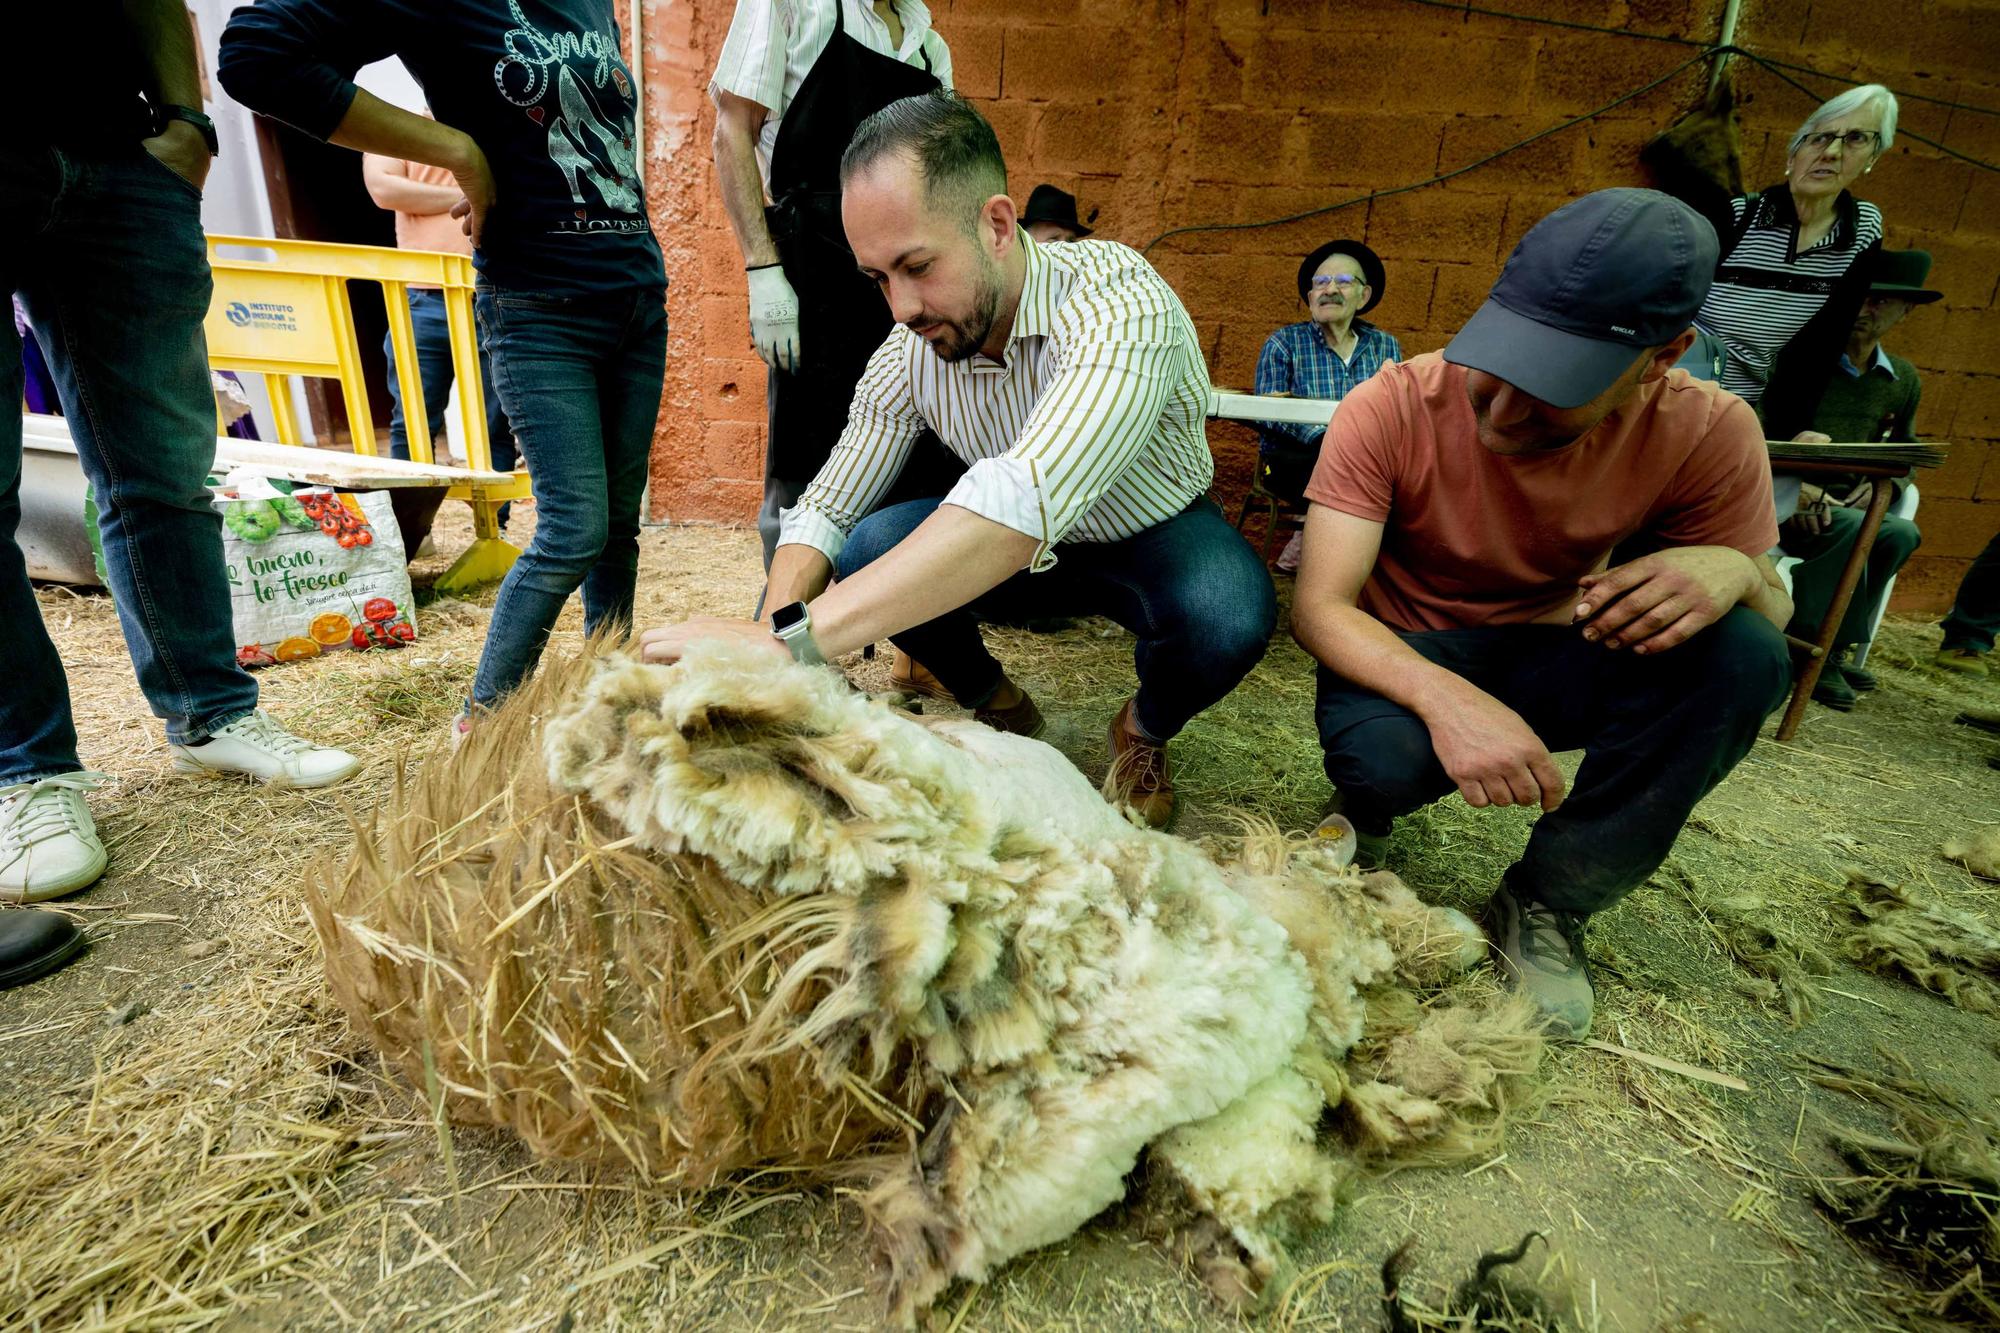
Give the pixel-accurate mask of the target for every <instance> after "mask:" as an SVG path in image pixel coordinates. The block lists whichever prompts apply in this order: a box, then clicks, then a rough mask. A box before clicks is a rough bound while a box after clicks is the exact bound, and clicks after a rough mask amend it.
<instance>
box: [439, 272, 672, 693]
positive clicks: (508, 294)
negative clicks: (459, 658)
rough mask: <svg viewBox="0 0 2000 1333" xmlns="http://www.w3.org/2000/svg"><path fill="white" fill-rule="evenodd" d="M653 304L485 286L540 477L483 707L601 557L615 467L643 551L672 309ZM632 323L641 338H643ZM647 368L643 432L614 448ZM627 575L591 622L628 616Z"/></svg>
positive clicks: (509, 682) (486, 670)
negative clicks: (649, 382) (651, 310)
mask: <svg viewBox="0 0 2000 1333" xmlns="http://www.w3.org/2000/svg"><path fill="white" fill-rule="evenodd" d="M645 302H650V303H652V304H654V305H658V303H659V302H658V295H657V293H653V294H649V295H635V294H632V293H622V292H621V293H617V294H614V295H606V296H585V295H572V294H561V293H536V292H518V291H510V290H506V289H500V288H484V289H482V290H481V291H480V293H479V296H478V302H477V303H478V310H479V334H480V341H481V344H482V346H483V347H484V348H485V349H486V353H487V358H488V361H489V362H490V364H491V366H492V370H493V382H494V384H495V385H496V387H497V388H498V390H499V394H500V401H501V403H502V405H503V406H504V407H505V409H506V412H507V419H508V421H509V422H511V423H512V425H513V428H514V438H515V441H516V443H517V444H518V445H519V446H520V449H521V453H522V454H523V456H524V457H526V459H527V461H528V467H529V470H530V471H532V472H533V473H534V477H535V500H536V521H535V536H534V540H533V541H532V542H531V543H530V544H529V546H528V549H527V550H526V551H525V552H523V553H522V555H521V558H520V559H519V560H517V561H515V562H514V567H513V569H511V570H510V571H508V574H507V578H506V580H505V581H504V582H503V583H501V585H500V596H499V600H498V601H497V602H496V603H495V604H494V608H493V622H492V628H491V629H490V630H489V631H488V633H487V637H486V648H485V651H484V652H483V653H482V654H481V656H480V659H479V672H478V676H477V678H476V679H475V680H474V682H473V689H472V698H473V702H474V703H476V704H478V705H480V706H482V707H488V706H491V705H493V704H494V703H497V702H498V701H499V700H500V699H501V697H503V696H504V695H506V694H508V693H509V692H510V691H512V690H513V689H514V688H515V687H516V686H518V685H519V684H520V683H521V682H522V681H523V680H525V679H527V677H528V676H529V674H530V673H532V672H533V671H534V669H535V664H536V663H537V662H538V661H539V660H540V659H541V655H542V649H543V647H544V646H545V645H546V644H547V642H548V637H549V631H550V630H551V629H553V628H554V626H555V623H556V618H557V617H558V616H559V615H561V614H562V608H563V604H564V603H565V602H566V601H568V600H569V595H570V594H571V593H573V592H575V591H576V590H577V589H578V588H579V587H580V586H582V585H583V584H584V583H585V581H586V579H588V578H589V577H590V575H591V574H592V572H593V571H594V570H595V568H596V566H597V565H598V563H599V561H600V560H601V559H602V558H603V556H604V553H605V549H606V546H607V544H608V542H609V540H610V536H611V532H612V526H613V517H612V507H613V504H614V497H613V477H614V475H615V476H616V478H617V486H618V488H619V490H618V496H617V498H616V503H617V504H619V505H620V506H621V509H620V513H621V514H623V515H624V520H623V521H624V522H625V523H626V524H627V525H628V528H629V531H630V532H631V534H633V535H632V536H630V537H629V538H628V540H629V541H630V542H631V543H632V550H633V552H634V557H633V558H635V556H636V541H637V538H636V532H637V522H638V489H643V487H644V485H645V451H646V450H647V449H648V448H650V444H651V439H652V413H653V412H654V411H656V410H657V405H658V402H659V392H660V390H659V378H658V377H659V375H660V373H661V371H662V369H663V367H664V349H665V340H666V327H665V315H664V313H662V314H661V316H660V319H659V321H658V322H657V323H647V322H645V321H642V320H639V319H637V318H636V317H635V313H634V312H635V310H636V309H637V307H638V306H639V305H640V304H641V303H645ZM635 330H638V331H639V332H641V333H642V334H643V336H636V337H635ZM647 373H650V374H651V375H652V376H653V377H654V378H653V388H652V399H651V401H652V403H653V404H654V407H653V408H650V409H647V411H646V413H645V417H646V429H645V440H644V442H643V443H635V441H634V439H633V438H632V436H631V435H630V433H629V432H627V433H626V434H625V435H624V437H623V438H621V439H620V440H619V441H618V442H617V444H616V445H615V446H614V445H613V444H612V443H611V442H609V441H608V440H607V439H606V427H607V424H608V423H612V422H615V423H617V425H618V427H619V429H620V430H621V431H625V430H626V428H627V426H628V424H629V422H630V421H631V420H633V419H634V418H635V417H636V416H637V415H638V410H639V409H638V401H639V399H640V398H642V397H643V394H642V393H641V390H640V389H639V388H638V387H635V384H636V381H638V380H640V379H641V378H643V376H644V375H645V374H647ZM613 405H615V410H612V407H613ZM635 451H636V452H637V454H638V460H637V466H636V468H635V466H634V461H633V457H632V455H633V453H634V452H635ZM635 474H636V477H637V488H638V489H635V488H634V485H633V480H634V476H635ZM627 492H629V495H628V494H627ZM633 568H636V565H634V566H633ZM631 581H632V575H631V574H630V573H629V572H626V571H625V570H624V569H622V568H621V569H619V570H613V571H611V572H610V573H609V574H608V575H607V577H606V579H605V580H604V581H602V582H600V583H599V584H598V585H596V592H595V593H594V594H593V596H594V598H595V599H597V600H596V605H595V607H594V610H595V612H596V614H595V616H592V615H590V614H589V613H590V612H591V610H593V608H592V607H590V606H587V607H586V622H587V623H588V624H589V627H590V628H592V629H596V628H599V627H602V626H605V625H608V624H612V623H616V622H617V620H618V619H619V617H620V614H621V613H620V606H621V605H622V607H623V611H622V616H623V618H624V619H625V620H627V621H629V619H630V615H631V610H630V608H631V595H632V594H631ZM621 587H622V588H623V593H622V601H621V595H620V591H619V590H620V588H621ZM607 602H608V603H609V605H608V606H607V605H606V603H607Z"/></svg>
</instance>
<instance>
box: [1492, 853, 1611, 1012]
mask: <svg viewBox="0 0 2000 1333" xmlns="http://www.w3.org/2000/svg"><path fill="white" fill-rule="evenodd" d="M1587 919H1588V918H1587V917H1585V916H1583V915H1582V914H1580V913H1576V912H1558V911H1556V910H1555V909H1554V908H1552V907H1544V906H1542V904H1540V903H1535V902H1523V901H1521V900H1520V899H1518V898H1516V897H1515V896H1514V895H1513V893H1511V892H1510V891H1509V890H1508V888H1507V886H1506V884H1505V883H1502V884H1501V885H1500V887H1499V888H1497V889H1495V890H1494V891H1493V896H1492V897H1491V898H1489V899H1488V900H1487V902H1486V910H1485V912H1483V913H1482V914H1481V920H1482V924H1483V925H1484V926H1485V927H1486V935H1487V938H1488V939H1490V940H1491V941H1492V942H1493V953H1494V958H1495V961H1496V962H1497V963H1498V965H1499V967H1500V970H1501V972H1502V973H1503V974H1504V975H1505V976H1506V978H1507V980H1508V983H1509V984H1510V985H1512V986H1513V988H1514V989H1515V990H1518V991H1521V992H1522V993H1524V994H1525V995H1527V997H1528V998H1529V999H1531V1000H1533V1001H1534V1002H1535V1005H1536V1007H1537V1008H1539V1009H1540V1010H1541V1011H1542V1012H1543V1013H1545V1014H1547V1015H1548V1017H1549V1030H1550V1033H1551V1035H1554V1036H1557V1037H1568V1038H1570V1039H1572V1040H1576V1041H1581V1040H1582V1039H1583V1038H1584V1037H1585V1036H1587V1035H1589V1033H1590V1017H1591V1014H1592V1012H1593V1011H1594V1010H1595V1009H1596V1007H1597V997H1596V995H1595V994H1594V993H1593V992H1592V991H1591V989H1590V970H1589V969H1588V968H1587V967H1585V966H1584V961H1583V923H1584V922H1585V921H1586V920H1587Z"/></svg>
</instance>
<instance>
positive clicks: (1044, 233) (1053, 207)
mask: <svg viewBox="0 0 2000 1333" xmlns="http://www.w3.org/2000/svg"><path fill="white" fill-rule="evenodd" d="M1090 219H1091V221H1093V222H1095V221H1096V220H1097V210H1096V209H1094V208H1093V209H1091V210H1090ZM1021 226H1022V228H1023V229H1024V230H1025V231H1026V232H1027V233H1028V235H1030V236H1032V237H1034V238H1035V239H1036V240H1037V241H1039V242H1040V243H1041V244H1043V245H1049V244H1051V243H1053V242H1056V241H1080V240H1082V239H1083V238H1084V237H1086V236H1088V235H1090V230H1091V229H1090V228H1089V227H1086V226H1084V225H1083V223H1081V222H1079V221H1078V220H1077V216H1076V196H1075V195H1073V194H1071V193H1070V192H1069V191H1068V190H1058V189H1057V188H1056V187H1055V186H1053V185H1047V184H1043V185H1037V186H1036V187H1035V188H1034V190H1033V192H1032V193H1030V194H1029V195H1028V207H1027V210H1026V211H1025V212H1023V213H1022V214H1021Z"/></svg>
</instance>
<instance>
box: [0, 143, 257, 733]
mask: <svg viewBox="0 0 2000 1333" xmlns="http://www.w3.org/2000/svg"><path fill="white" fill-rule="evenodd" d="M60 161H61V162H62V164H63V167H62V169H63V172H64V176H63V180H62V183H61V185H60V187H59V190H58V193H57V194H56V196H55V199H54V203H53V207H52V209H51V213H50V222H49V226H48V228H47V230H46V232H45V233H44V235H43V236H42V237H41V238H40V241H39V243H38V244H37V245H36V246H35V255H34V263H33V264H32V266H24V267H23V269H22V271H21V280H22V295H23V297H24V300H25V304H26V306H27V309H28V319H29V322H30V323H31V324H32V325H33V326H34V329H35V333H36V336H37V338H38V339H39V340H40V342H41V344H42V347H43V350H44V351H46V352H47V353H48V357H49V362H50V367H51V369H52V370H53V372H54V374H55V378H56V387H57V391H58V393H59V394H60V396H61V398H62V402H63V413H64V416H65V417H66V418H67V419H68V421H69V426H70V431H71V434H72V436H73V438H74V439H75V441H76V448H77V455H78V458H79V459H80V461H81V462H82V464H83V469H84V473H85V475H86V476H87V477H89V479H90V482H91V485H92V487H93V488H94V489H95V491H96V494H97V500H98V505H99V512H100V517H99V520H98V527H99V531H100V534H101V535H102V537H103V540H104V561H105V567H106V569H107V571H108V572H109V574H110V578H111V590H112V593H113V596H114V598H115V600H116V602H117V606H118V618H119V623H120V625H121V627H122V628H123V630H124V632H125V642H126V645H127V647H128V648H129V649H130V651H131V653H132V660H133V665H134V667H135V668H136V671H137V674H138V678H139V686H140V689H141V690H142V691H144V693H145V695H146V699H147V702H148V703H149V704H150V705H151V706H152V710H153V712H154V714H155V715H156V716H158V717H160V718H162V719H164V720H165V721H166V724H167V736H168V739H170V740H172V741H175V742H177V743H183V744H185V743H191V742H198V741H201V740H205V739H206V738H207V736H208V734H209V733H210V732H211V731H214V730H215V729H217V728H219V727H222V726H225V725H227V724H228V723H230V722H233V721H235V720H236V719H238V718H240V717H243V716H244V715H246V714H248V713H249V712H250V711H251V710H253V709H254V708H256V706H257V684H256V682H255V681H253V680H252V679H251V678H250V677H249V675H247V674H246V673H245V672H244V671H243V669H242V668H241V667H239V666H237V664H236V635H235V631H234V628H233V626H232V624H231V617H230V598H229V585H228V582H227V576H226V574H225V572H224V571H225V566H224V563H223V558H222V518H221V516H220V515H219V514H218V513H217V512H216V509H215V506H214V504H213V502H212V499H211V497H210V495H209V492H208V489H207V486H206V484H205V483H206V479H207V476H208V471H209V469H210V467H211V466H212V465H213V464H214V461H215V401H214V396H213V392H212V390H211V389H210V387H209V375H208V355H207V344H206V342H205V340H204V339H203V337H202V328H201V326H202V320H203V318H204V317H205V316H206V315H207V313H208V303H209V292H210V288H211V282H210V278H209V271H208V258H207V246H206V242H205V240H204V238H203V235H202V230H201V211H200V204H201V200H200V195H199V194H198V193H197V191H196V190H195V188H194V187H193V186H192V185H191V184H189V183H188V182H187V181H185V180H183V179H182V178H181V177H179V176H177V175H175V174H174V173H173V172H172V171H170V170H169V169H168V168H167V167H165V166H164V165H162V164H161V163H160V162H158V161H157V160H155V159H154V158H153V157H152V156H151V155H150V154H148V153H146V152H145V151H144V150H142V149H138V148H134V149H132V150H131V151H130V152H129V153H125V154H119V155H115V156H110V157H78V156H70V155H63V156H62V157H61V158H60Z"/></svg>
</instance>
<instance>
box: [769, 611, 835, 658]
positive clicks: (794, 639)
mask: <svg viewBox="0 0 2000 1333" xmlns="http://www.w3.org/2000/svg"><path fill="white" fill-rule="evenodd" d="M771 633H773V634H775V635H777V636H778V642H780V643H782V644H784V645H785V647H786V648H787V649H789V650H790V652H791V654H792V660H793V661H794V662H803V663H805V664H806V665H807V666H825V665H826V656H825V654H823V653H821V652H820V650H819V645H818V644H817V643H815V642H813V635H812V612H811V611H809V610H807V609H806V604H805V603H804V602H793V603H792V604H791V605H790V606H781V607H779V608H778V609H777V610H775V611H773V612H772V613H771Z"/></svg>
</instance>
